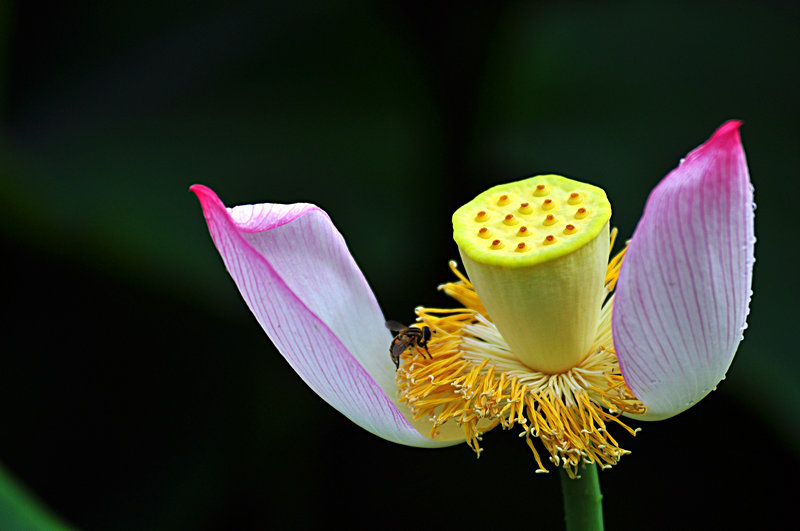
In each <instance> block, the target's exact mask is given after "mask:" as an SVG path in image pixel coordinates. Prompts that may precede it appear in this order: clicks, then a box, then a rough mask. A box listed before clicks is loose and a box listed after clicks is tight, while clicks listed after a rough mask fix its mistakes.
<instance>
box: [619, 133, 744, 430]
mask: <svg viewBox="0 0 800 531" xmlns="http://www.w3.org/2000/svg"><path fill="white" fill-rule="evenodd" d="M739 126H740V122H737V121H730V122H727V123H725V124H724V125H723V126H722V127H720V128H719V129H718V130H717V131H716V132H715V133H714V135H713V136H712V137H711V138H710V139H709V140H708V141H707V142H706V143H704V144H703V145H701V146H700V147H698V148H697V149H695V150H694V151H692V152H691V153H689V155H687V157H686V159H685V160H683V161H681V163H680V165H679V166H678V167H677V168H676V169H674V170H673V171H672V172H670V173H669V175H667V176H666V177H665V178H664V179H663V180H662V181H661V183H660V184H659V185H658V186H657V187H656V188H655V189H654V190H653V192H652V193H651V194H650V197H649V198H648V200H647V205H646V206H645V211H644V215H643V216H642V219H641V220H640V221H639V224H638V226H637V227H636V230H635V231H634V233H633V238H632V239H631V242H630V245H629V247H628V252H627V255H626V257H625V262H624V263H623V265H622V269H621V271H620V276H619V281H618V283H617V292H616V300H615V303H614V310H613V311H614V315H613V337H614V347H615V349H616V351H617V356H618V358H619V364H620V368H621V369H622V374H623V376H624V378H625V381H626V383H627V384H628V386H629V387H630V389H631V390H632V391H633V393H634V394H635V395H636V396H637V397H638V398H639V399H640V400H641V401H642V402H643V403H644V404H645V405H646V406H647V407H648V414H647V417H646V419H647V420H658V419H663V418H668V417H671V416H673V415H676V414H677V413H680V412H681V411H684V410H686V409H688V408H689V407H691V406H692V405H694V404H695V403H697V402H698V401H699V400H700V399H701V398H703V397H704V396H705V395H707V394H708V393H709V392H711V391H712V390H713V389H715V387H716V385H717V383H719V381H720V380H722V379H723V378H724V377H725V372H726V371H727V370H728V367H729V366H730V364H731V361H732V360H733V356H734V354H735V352H736V349H737V346H738V345H739V341H741V339H742V333H743V331H744V329H745V327H746V324H745V319H746V317H747V314H748V305H749V302H750V296H751V290H750V287H751V284H752V273H753V262H754V257H753V251H754V244H755V237H754V233H753V217H754V213H753V205H754V204H753V187H752V185H751V184H750V177H749V174H748V170H747V162H746V160H745V155H744V149H743V148H742V144H741V140H740V137H739Z"/></svg>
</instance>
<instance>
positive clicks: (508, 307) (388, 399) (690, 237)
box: [191, 121, 755, 477]
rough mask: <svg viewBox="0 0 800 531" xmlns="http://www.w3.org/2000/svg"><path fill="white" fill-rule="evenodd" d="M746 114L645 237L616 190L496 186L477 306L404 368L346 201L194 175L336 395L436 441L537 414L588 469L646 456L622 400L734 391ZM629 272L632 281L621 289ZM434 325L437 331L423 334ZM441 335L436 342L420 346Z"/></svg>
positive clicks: (662, 400)
mask: <svg viewBox="0 0 800 531" xmlns="http://www.w3.org/2000/svg"><path fill="white" fill-rule="evenodd" d="M739 126H740V124H739V122H735V121H731V122H728V123H726V124H724V125H723V126H722V127H721V128H720V129H719V130H717V131H716V132H715V133H714V135H713V136H712V137H711V138H710V139H709V140H708V141H707V142H706V143H704V144H703V145H701V146H700V147H698V148H697V149H695V150H694V151H692V152H691V153H690V154H689V155H688V156H687V157H686V158H685V159H684V160H682V161H681V163H680V164H679V166H678V167H677V168H676V169H675V170H673V171H672V172H670V173H669V175H667V176H666V177H665V178H664V179H663V180H662V181H661V183H660V184H659V185H658V186H657V187H656V188H655V190H653V192H652V193H651V195H650V197H649V199H648V201H647V204H646V206H645V211H644V215H643V217H642V219H641V220H640V221H639V224H638V226H637V227H636V230H635V231H634V233H633V236H632V238H631V240H630V242H629V245H628V246H627V248H626V249H624V250H623V251H622V252H621V253H619V254H618V255H617V256H615V257H613V258H612V259H611V260H610V261H608V253H609V249H610V246H613V241H614V237H615V236H616V231H615V230H614V231H609V224H608V220H609V218H610V205H609V204H608V201H607V200H606V198H605V193H604V192H603V191H602V190H600V189H599V188H596V187H593V186H589V185H585V184H582V183H578V182H576V181H572V180H569V179H565V178H563V177H559V176H552V175H546V176H537V177H533V178H531V179H527V180H525V181H521V182H519V183H512V184H509V185H502V186H500V187H495V188H493V189H491V190H489V191H487V192H484V193H483V194H481V195H479V196H478V197H477V198H476V199H475V200H474V201H473V202H470V203H468V204H467V205H465V206H464V207H462V208H461V209H459V211H457V212H456V214H455V215H454V217H453V223H454V238H455V240H456V242H457V244H458V245H459V250H460V253H461V257H462V261H463V262H464V264H465V267H466V269H467V272H468V274H469V278H467V277H466V276H465V275H463V274H462V273H461V272H460V271H458V269H457V268H456V267H455V263H451V268H452V269H453V272H454V273H455V274H456V276H457V277H458V280H457V281H455V282H450V283H447V284H445V285H444V286H441V289H443V290H444V291H445V292H446V293H448V294H449V295H451V296H453V297H454V298H455V299H456V300H457V301H458V302H459V303H460V307H459V308H455V309H453V310H444V309H432V308H424V307H421V308H418V309H417V315H418V323H417V324H416V325H414V326H417V327H423V328H424V327H428V328H429V329H430V331H431V332H432V337H431V339H430V341H429V342H428V343H426V344H424V345H420V344H413V342H412V344H411V345H410V348H409V349H408V351H407V352H406V353H404V355H403V357H402V360H401V364H400V367H399V368H398V369H396V368H395V366H394V364H393V363H392V359H391V357H390V355H389V352H388V349H389V345H390V344H391V342H392V335H391V334H390V333H389V331H388V330H387V329H386V328H385V319H384V316H383V314H382V312H381V310H380V307H379V305H378V302H377V301H376V299H375V296H374V295H373V293H372V291H371V289H370V287H369V285H368V284H367V281H366V280H365V278H364V276H363V274H362V273H361V271H360V270H359V268H358V266H357V265H356V263H355V261H354V260H353V258H352V256H351V255H350V253H349V251H348V250H347V247H346V245H345V242H344V239H343V238H342V236H341V234H340V233H339V232H338V231H337V230H336V228H335V227H334V226H333V224H332V223H331V221H330V219H329V218H328V216H327V215H326V214H325V212H323V211H322V210H320V209H319V208H317V207H315V206H313V205H310V204H304V203H301V204H292V205H278V204H257V205H244V206H237V207H233V208H226V207H225V205H224V204H223V203H222V202H221V201H220V199H219V198H218V197H217V196H216V195H215V194H214V192H213V191H211V190H210V189H209V188H206V187H205V186H201V185H195V186H193V187H192V188H191V189H192V191H193V192H195V194H197V197H198V198H199V200H200V202H201V205H202V208H203V212H204V214H205V217H206V221H207V223H208V228H209V231H210V233H211V236H212V238H213V240H214V244H215V245H216V247H217V249H218V251H219V253H220V255H221V256H222V259H223V261H224V263H225V266H226V267H227V269H228V271H229V273H230V275H231V276H232V277H233V279H234V282H235V283H236V285H237V287H238V288H239V291H240V292H241V294H242V296H243V297H244V299H245V301H246V303H247V305H248V307H249V308H250V310H251V311H252V312H253V314H254V315H255V317H256V319H257V320H258V322H259V324H260V325H261V326H262V328H263V329H264V331H265V332H266V333H267V335H268V336H269V338H270V339H271V340H272V342H273V343H274V344H275V345H276V347H277V348H278V350H279V351H280V352H281V353H282V354H283V356H284V357H285V358H286V360H287V361H288V362H289V364H290V365H291V366H292V368H293V369H294V370H295V371H296V372H297V373H298V374H299V375H300V377H301V378H302V379H303V380H304V381H305V382H306V384H308V385H309V386H310V387H311V388H312V389H313V390H314V391H315V392H316V393H317V394H319V395H320V396H321V397H322V398H323V399H324V400H325V401H326V402H328V403H329V404H330V405H332V406H333V407H335V408H336V409H338V410H339V411H341V412H342V413H343V414H344V415H346V416H347V417H348V418H349V419H351V420H352V421H353V422H355V423H356V424H358V425H360V426H362V427H363V428H365V429H367V430H368V431H370V432H372V433H374V434H375V435H378V436H380V437H383V438H384V439H387V440H390V441H394V442H397V443H401V444H406V445H412V446H420V447H440V446H446V445H451V444H456V443H460V442H464V441H466V442H467V444H469V445H470V446H471V447H472V448H473V449H474V450H475V451H476V452H480V451H481V448H480V444H479V441H480V440H481V434H482V433H483V432H484V431H486V430H487V429H490V428H492V427H494V426H496V425H498V424H499V425H501V426H502V427H504V428H511V427H514V426H517V427H519V428H521V429H522V431H523V434H524V436H525V437H526V440H527V443H528V445H529V446H530V448H531V450H532V451H533V454H534V457H535V459H536V461H537V463H538V464H539V471H542V472H544V471H546V468H545V466H544V465H543V463H542V460H541V459H540V456H539V452H538V451H537V449H536V445H534V441H536V440H538V441H539V443H540V444H541V445H543V446H544V448H545V450H546V451H547V452H548V453H549V460H550V461H551V462H553V463H554V464H555V465H556V466H562V467H563V468H564V469H565V470H566V471H567V472H568V473H569V475H570V476H572V477H574V476H575V475H576V474H577V470H578V467H579V466H580V465H582V464H583V463H591V462H597V463H599V464H600V465H602V466H605V467H608V466H611V465H613V464H615V463H617V461H618V460H619V458H620V457H621V456H622V455H624V454H626V453H628V452H627V451H626V450H623V449H622V448H620V447H619V445H618V443H617V441H616V440H615V439H614V438H612V437H611V435H610V434H609V432H608V429H607V427H608V424H609V423H616V424H618V425H620V426H622V427H623V428H624V429H627V430H628V431H629V432H631V433H636V431H637V430H633V429H631V428H630V427H628V426H627V424H625V421H623V419H622V418H621V416H622V415H624V416H627V417H632V418H640V419H643V420H658V419H663V418H668V417H670V416H673V415H675V414H677V413H680V412H681V411H683V410H685V409H687V408H688V407H690V406H692V405H693V404H695V403H697V401H699V400H700V399H701V398H703V397H704V396H705V395H706V394H708V393H709V392H710V391H711V390H713V389H714V388H715V386H716V385H717V383H718V382H719V381H720V380H722V379H723V378H724V376H725V373H726V371H727V369H728V367H729V366H730V363H731V361H732V359H733V356H734V354H735V352H736V349H737V346H738V344H739V342H740V340H741V339H742V331H743V330H744V328H745V326H746V325H745V319H746V316H747V313H748V304H749V300H750V294H751V291H750V286H751V281H752V267H753V261H754V259H753V250H754V241H755V238H754V235H753V190H752V186H751V185H750V180H749V175H748V170H747V165H746V161H745V156H744V151H743V149H742V145H741V141H740V138H739ZM615 288H616V293H614V289H615ZM417 336H418V337H423V335H422V334H418V335H417ZM421 347H425V348H421Z"/></svg>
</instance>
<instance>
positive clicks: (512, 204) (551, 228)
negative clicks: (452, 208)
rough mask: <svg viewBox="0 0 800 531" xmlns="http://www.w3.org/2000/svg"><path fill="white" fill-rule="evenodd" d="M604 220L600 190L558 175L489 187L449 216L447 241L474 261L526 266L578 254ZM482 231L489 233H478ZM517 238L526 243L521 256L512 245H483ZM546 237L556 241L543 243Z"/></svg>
mask: <svg viewBox="0 0 800 531" xmlns="http://www.w3.org/2000/svg"><path fill="white" fill-rule="evenodd" d="M610 217H611V205H610V204H609V202H608V199H607V198H606V194H605V192H604V191H603V190H602V189H600V188H597V187H596V186H592V185H589V184H585V183H581V182H578V181H574V180H572V179H567V178H565V177H561V176H558V175H539V176H536V177H530V178H528V179H525V180H522V181H517V182H514V183H508V184H504V185H500V186H495V187H494V188H491V189H489V190H487V191H486V192H484V193H482V194H480V195H478V196H477V197H476V198H475V199H473V200H472V201H470V202H469V203H467V204H466V205H464V206H463V207H461V208H459V209H458V210H457V211H456V213H455V214H453V229H454V231H453V237H454V239H455V240H456V243H457V244H458V246H459V248H460V250H461V251H462V252H464V253H466V255H467V256H469V257H470V258H472V259H473V260H475V261H476V262H483V263H487V264H488V265H494V266H505V267H527V266H531V265H534V264H537V263H541V262H545V261H548V260H551V259H554V258H557V257H559V256H563V255H566V254H569V253H571V252H573V251H575V250H577V249H579V248H580V247H582V246H583V245H585V244H587V243H588V242H589V241H591V240H592V239H593V238H595V237H596V236H597V235H598V234H600V232H601V230H603V229H604V227H605V225H606V224H607V223H608V221H609V219H610ZM520 225H523V226H525V227H526V230H525V231H522V230H521V228H520ZM567 225H572V226H573V227H574V229H573V230H569V229H566V226H567ZM483 228H486V229H487V231H489V232H488V233H487V232H481V229H483ZM488 234H491V236H488ZM523 234H525V235H526V238H529V239H526V245H527V250H526V252H524V253H520V252H518V251H517V250H516V243H515V244H508V245H503V246H502V247H500V246H494V245H492V246H487V245H486V241H485V240H486V239H487V238H488V237H491V238H494V239H499V240H500V241H502V242H509V241H513V239H514V238H518V237H519V236H521V235H523ZM549 235H553V236H555V235H557V236H558V237H557V238H556V239H555V240H554V241H552V240H551V241H546V240H545V237H546V236H549Z"/></svg>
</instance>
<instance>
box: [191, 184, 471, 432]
mask: <svg viewBox="0 0 800 531" xmlns="http://www.w3.org/2000/svg"><path fill="white" fill-rule="evenodd" d="M191 190H192V191H193V192H194V193H195V194H197V197H198V199H199V200H200V203H201V205H202V207H203V213H204V214H205V217H206V221H207V223H208V229H209V232H210V233H211V237H212V239H213V240H214V244H215V245H216V247H217V250H218V251H219V253H220V255H221V256H222V260H223V262H224V263H225V266H226V268H227V269H228V272H229V273H230V275H231V276H232V277H233V280H234V282H235V283H236V286H237V287H238V288H239V291H240V292H241V294H242V297H244V299H245V301H246V302H247V305H248V307H249V308H250V310H251V311H252V312H253V315H255V317H256V319H257V320H258V322H259V324H260V325H261V327H262V328H263V329H264V331H265V332H266V333H267V335H268V336H269V338H270V339H271V340H272V342H273V343H274V344H275V346H276V347H277V348H278V350H279V351H280V352H281V354H283V356H284V357H285V358H286V360H287V361H288V362H289V364H290V365H291V366H292V368H293V369H294V370H295V371H296V372H297V373H298V374H299V375H300V377H301V378H302V379H303V381H305V382H306V384H308V386H309V387H311V389H313V390H314V391H315V392H316V393H317V394H318V395H319V396H321V397H322V398H323V399H324V400H325V401H326V402H328V403H329V404H330V405H332V406H333V407H335V408H336V409H338V410H339V411H340V412H342V413H343V414H344V415H345V416H347V417H348V418H349V419H350V420H352V421H353V422H355V423H356V424H358V425H359V426H361V427H363V428H365V429H366V430H368V431H370V432H372V433H374V434H375V435H378V436H380V437H383V438H384V439H388V440H390V441H393V442H397V443H401V444H407V445H411V446H423V447H437V446H446V445H448V444H454V443H455V442H459V441H452V442H449V443H442V442H436V441H433V440H431V439H429V438H427V437H424V436H423V435H421V434H420V432H419V431H417V430H416V429H415V428H414V427H413V426H412V424H411V423H410V422H409V420H408V419H407V418H406V415H405V413H404V412H403V411H401V409H400V408H401V407H403V406H400V405H398V403H397V402H396V400H395V399H394V398H393V397H395V396H396V385H395V382H394V365H393V364H392V362H391V359H390V357H389V352H388V346H389V344H390V342H391V334H390V333H389V332H388V331H387V330H386V328H385V326H384V319H383V314H382V312H381V310H380V308H379V306H378V303H377V301H376V300H375V296H374V295H373V293H372V290H371V289H370V288H369V285H368V284H367V281H366V279H365V278H364V276H363V275H362V273H361V271H360V270H359V268H358V266H357V265H356V263H355V261H354V260H353V257H352V256H351V255H350V253H349V252H348V250H347V246H346V245H345V242H344V239H343V238H342V236H341V234H340V233H339V232H338V231H337V230H336V228H335V227H334V226H333V223H331V221H330V218H329V217H328V215H327V214H325V212H324V211H322V210H321V209H319V208H318V207H316V206H314V205H310V204H304V203H299V204H293V205H277V204H258V205H244V206H237V207H234V208H231V209H227V208H225V205H224V204H223V203H222V201H220V199H219V198H218V197H217V196H216V194H215V193H214V192H213V191H212V190H210V189H209V188H207V187H205V186H201V185H195V186H192V188H191ZM281 407H290V406H288V405H281ZM406 411H407V410H406Z"/></svg>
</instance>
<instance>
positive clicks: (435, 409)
mask: <svg viewBox="0 0 800 531" xmlns="http://www.w3.org/2000/svg"><path fill="white" fill-rule="evenodd" d="M615 237H616V231H612V233H611V245H612V246H613V242H614V238H615ZM523 246H524V247H523ZM527 247H528V246H527V245H525V243H524V242H520V243H519V244H517V245H516V246H515V248H514V249H515V251H516V250H518V249H521V248H527ZM522 254H526V253H522ZM624 255H625V251H624V250H623V251H622V252H621V253H620V254H618V255H617V256H615V257H614V258H613V259H612V260H611V261H610V262H609V264H608V267H607V271H606V293H607V294H610V293H611V292H612V291H613V287H614V285H615V284H616V278H617V276H618V274H619V268H620V265H621V263H622V260H623V258H624ZM450 268H451V270H452V271H453V272H454V274H455V275H456V276H457V278H458V279H459V280H458V281H456V282H449V283H447V284H444V285H442V286H440V289H441V290H443V291H444V292H445V293H446V294H447V295H450V296H451V297H453V298H455V299H456V300H457V301H458V302H459V303H461V304H462V305H463V307H461V308H455V309H452V310H447V309H433V308H417V310H416V312H417V316H418V318H417V321H419V322H420V323H422V324H424V325H426V326H428V327H430V328H431V330H433V331H435V334H434V335H433V337H432V339H431V340H430V341H429V343H428V345H427V346H428V350H429V352H430V358H428V357H426V356H424V355H422V354H421V353H420V352H414V351H409V352H408V353H407V354H404V355H403V357H402V358H401V363H400V367H399V369H398V371H397V373H396V382H397V386H398V391H399V398H400V401H401V402H404V403H405V404H407V405H408V407H409V409H410V410H411V413H412V415H413V418H414V420H419V419H429V420H431V421H432V429H431V434H430V435H431V437H434V436H435V434H436V433H437V432H438V430H439V429H440V427H441V426H443V425H445V424H448V423H454V424H455V425H456V426H459V427H460V429H461V430H463V433H464V435H465V437H466V442H467V444H468V445H469V446H470V447H471V448H472V449H473V450H474V451H475V453H476V454H477V455H478V456H480V453H481V452H482V451H483V449H482V448H481V441H482V436H483V433H485V431H486V430H487V429H491V428H492V427H494V426H496V425H499V426H501V427H502V428H503V429H514V430H519V436H520V437H524V438H525V443H526V445H527V446H528V447H529V448H530V450H531V452H532V454H533V458H534V460H535V462H536V464H537V466H538V469H537V470H536V471H537V472H543V473H546V472H549V470H548V467H547V466H546V462H548V461H549V463H550V464H551V466H555V467H561V468H563V469H564V470H565V471H566V473H567V474H568V475H569V476H570V477H573V478H575V477H578V473H579V470H580V467H581V466H582V465H584V464H588V463H597V464H598V465H599V466H600V467H601V468H610V467H611V466H613V465H615V464H617V463H618V462H619V460H620V458H621V457H622V456H624V455H626V454H628V453H630V452H629V451H628V450H625V449H623V448H622V447H620V445H619V443H618V442H617V440H616V438H615V437H614V436H612V435H611V433H610V432H611V429H612V426H614V425H616V426H617V429H620V430H623V431H627V432H628V433H630V434H631V435H636V433H637V432H638V431H639V429H638V428H637V429H633V428H631V427H630V426H628V425H627V424H626V423H625V422H623V421H622V420H621V418H620V416H621V415H622V414H623V413H625V414H627V415H639V414H642V413H644V412H645V411H646V408H645V406H644V405H643V404H642V403H641V402H640V401H639V400H637V399H636V397H635V396H634V395H633V394H632V393H631V391H630V389H628V387H627V386H626V385H625V381H624V380H623V378H622V375H621V372H620V369H619V362H618V361H617V357H616V353H615V352H614V349H613V345H612V341H611V308H612V305H613V295H611V297H609V298H608V300H607V301H606V303H605V304H604V306H603V309H602V312H601V317H600V322H599V323H598V328H597V334H596V339H595V341H594V343H593V344H592V346H591V348H590V349H589V352H587V354H586V356H585V357H584V359H583V360H582V361H581V363H580V364H578V365H577V366H575V367H573V368H571V369H570V370H568V371H565V372H562V373H558V374H546V373H541V372H537V371H535V370H532V369H530V368H528V367H527V366H525V365H523V364H521V363H520V362H519V361H518V360H517V359H516V358H515V357H514V356H513V354H512V353H511V351H510V349H509V347H508V345H507V344H506V343H505V341H504V339H503V337H502V336H501V335H500V334H499V333H498V331H497V328H495V326H494V324H493V323H492V321H491V320H490V318H489V315H488V314H487V313H486V309H485V307H484V306H483V304H482V303H481V301H480V299H479V298H478V295H477V293H476V292H475V289H474V286H473V285H472V284H471V283H470V281H469V280H468V279H467V278H466V277H465V276H464V275H463V274H462V273H461V272H460V271H458V269H457V268H456V264H455V262H450Z"/></svg>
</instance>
